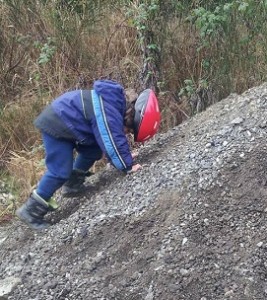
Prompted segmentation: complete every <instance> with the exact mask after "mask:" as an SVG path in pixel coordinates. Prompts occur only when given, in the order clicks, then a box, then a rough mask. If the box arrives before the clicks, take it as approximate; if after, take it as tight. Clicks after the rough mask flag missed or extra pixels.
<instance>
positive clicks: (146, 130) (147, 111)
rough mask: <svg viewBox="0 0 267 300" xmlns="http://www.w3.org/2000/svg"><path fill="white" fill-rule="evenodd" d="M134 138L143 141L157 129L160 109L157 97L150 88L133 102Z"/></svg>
mask: <svg viewBox="0 0 267 300" xmlns="http://www.w3.org/2000/svg"><path fill="white" fill-rule="evenodd" d="M134 108H135V115H134V140H135V141H136V142H144V141H147V140H148V139H150V138H151V137H152V136H153V135H155V134H156V133H157V131H158V129H159V123H160V111H159V105H158V99H157V97H156V95H155V93H154V92H153V91H152V90H151V89H146V90H144V91H143V92H142V93H141V94H140V95H139V96H138V98H137V100H136V103H135V106H134Z"/></svg>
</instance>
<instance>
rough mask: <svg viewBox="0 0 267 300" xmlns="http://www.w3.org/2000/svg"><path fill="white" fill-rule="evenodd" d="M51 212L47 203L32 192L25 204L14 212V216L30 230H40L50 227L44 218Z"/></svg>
mask: <svg viewBox="0 0 267 300" xmlns="http://www.w3.org/2000/svg"><path fill="white" fill-rule="evenodd" d="M51 210H54V209H53V208H51V206H50V205H49V202H46V201H45V200H44V199H43V198H41V197H40V196H39V195H38V194H37V193H36V191H33V192H32V194H31V195H30V197H29V198H28V200H27V201H26V203H24V204H23V205H22V206H21V207H20V208H19V209H18V210H17V211H16V215H17V216H18V217H19V218H20V220H21V221H23V222H24V223H26V224H27V225H28V226H30V227H31V228H32V229H35V230H42V229H46V228H48V227H49V226H50V224H49V223H48V222H46V221H45V220H44V216H45V215H46V214H47V213H48V212H49V211H51Z"/></svg>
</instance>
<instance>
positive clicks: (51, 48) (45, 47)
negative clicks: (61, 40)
mask: <svg viewBox="0 0 267 300" xmlns="http://www.w3.org/2000/svg"><path fill="white" fill-rule="evenodd" d="M34 46H35V47H36V48H38V49H40V55H39V58H38V64H40V65H44V64H47V63H48V62H50V61H51V60H52V58H53V56H54V55H55V52H56V50H57V47H56V46H55V43H54V40H53V39H52V38H51V37H48V38H47V42H46V43H44V44H41V43H40V42H38V41H37V42H35V43H34Z"/></svg>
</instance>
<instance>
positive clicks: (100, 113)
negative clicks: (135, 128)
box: [92, 94, 133, 171]
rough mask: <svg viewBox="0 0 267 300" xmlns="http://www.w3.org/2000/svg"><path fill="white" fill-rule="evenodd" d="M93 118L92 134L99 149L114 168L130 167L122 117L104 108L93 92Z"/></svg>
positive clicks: (127, 168)
mask: <svg viewBox="0 0 267 300" xmlns="http://www.w3.org/2000/svg"><path fill="white" fill-rule="evenodd" d="M93 109H94V115H95V119H94V120H93V121H92V128H93V132H94V136H95V138H96V140H97V143H98V144H99V146H100V148H101V150H102V151H103V152H104V153H105V154H106V155H107V157H108V158H109V160H110V162H111V163H112V164H113V165H114V167H115V168H117V169H119V170H122V171H129V170H131V169H132V164H133V159H132V155H131V152H130V147H129V144H128V141H127V137H126V135H125V134H124V128H123V117H122V116H121V115H119V114H116V111H115V110H114V111H112V107H110V108H109V113H107V109H105V107H104V104H103V100H102V99H101V97H97V95H94V94H93Z"/></svg>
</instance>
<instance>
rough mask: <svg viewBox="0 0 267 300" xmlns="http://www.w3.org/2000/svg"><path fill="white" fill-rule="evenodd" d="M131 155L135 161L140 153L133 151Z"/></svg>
mask: <svg viewBox="0 0 267 300" xmlns="http://www.w3.org/2000/svg"><path fill="white" fill-rule="evenodd" d="M131 154H132V158H133V159H135V158H136V157H137V156H138V155H139V153H138V151H133V152H132V153H131Z"/></svg>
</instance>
